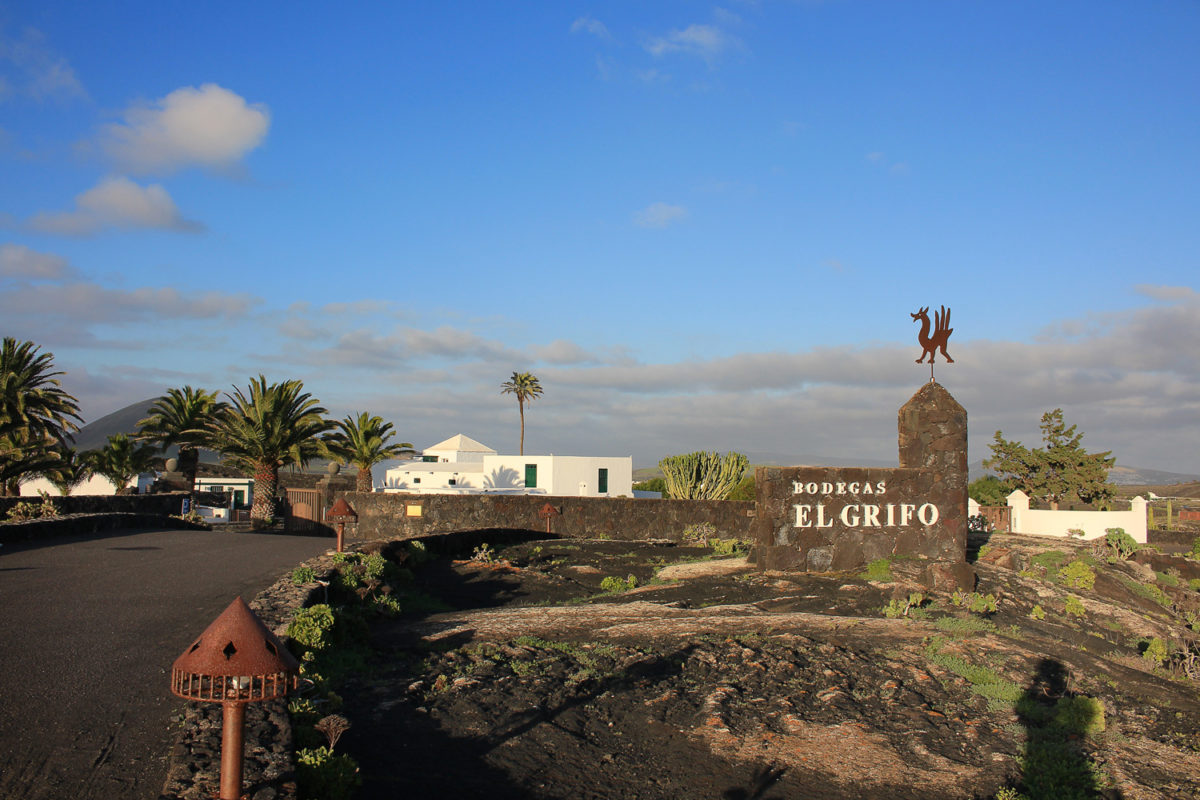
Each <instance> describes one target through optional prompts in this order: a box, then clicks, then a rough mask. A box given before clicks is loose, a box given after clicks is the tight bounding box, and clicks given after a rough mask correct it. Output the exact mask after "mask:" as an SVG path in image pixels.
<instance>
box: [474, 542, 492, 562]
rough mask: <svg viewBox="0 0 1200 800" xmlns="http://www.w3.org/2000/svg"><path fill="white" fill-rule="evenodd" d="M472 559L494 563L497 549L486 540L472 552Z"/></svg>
mask: <svg viewBox="0 0 1200 800" xmlns="http://www.w3.org/2000/svg"><path fill="white" fill-rule="evenodd" d="M471 560H472V561H478V562H479V563H481V564H493V563H495V561H496V551H495V550H493V549H492V546H491V545H490V544H488V543H487V542H484V543H483V544H481V545H479V547H476V548H475V550H474V551H473V552H472V553H471Z"/></svg>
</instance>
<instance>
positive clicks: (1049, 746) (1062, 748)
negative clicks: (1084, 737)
mask: <svg viewBox="0 0 1200 800" xmlns="http://www.w3.org/2000/svg"><path fill="white" fill-rule="evenodd" d="M1017 764H1018V766H1020V767H1021V772H1022V774H1023V779H1022V783H1023V784H1024V786H1025V790H1026V793H1027V794H1028V796H1029V797H1031V798H1053V800H1092V798H1095V797H1097V796H1098V795H1097V793H1096V790H1097V789H1098V788H1100V787H1102V786H1104V785H1105V784H1107V783H1108V781H1109V779H1108V776H1107V775H1105V774H1104V773H1103V772H1102V771H1101V770H1100V768H1099V767H1098V766H1097V765H1096V764H1095V763H1094V762H1092V761H1091V760H1090V759H1088V758H1087V757H1086V756H1085V755H1083V754H1082V753H1080V751H1079V748H1077V747H1076V746H1075V745H1074V743H1073V742H1070V741H1068V740H1067V739H1066V737H1065V736H1064V735H1063V733H1062V732H1061V731H1059V730H1058V729H1055V728H1050V729H1040V730H1033V731H1030V732H1029V737H1028V742H1027V743H1026V745H1025V752H1024V753H1023V754H1022V755H1020V756H1019V757H1018V758H1017Z"/></svg>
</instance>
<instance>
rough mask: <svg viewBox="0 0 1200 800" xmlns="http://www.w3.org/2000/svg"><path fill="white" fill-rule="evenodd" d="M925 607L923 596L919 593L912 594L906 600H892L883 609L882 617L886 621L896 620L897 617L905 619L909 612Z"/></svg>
mask: <svg viewBox="0 0 1200 800" xmlns="http://www.w3.org/2000/svg"><path fill="white" fill-rule="evenodd" d="M923 605H925V595H924V594H922V593H921V592H912V593H910V594H909V595H908V599H906V600H903V601H901V600H898V599H896V598H894V597H893V598H892V599H891V600H889V601H888V604H887V605H886V606H884V607H883V609H882V610H883V615H884V616H885V617H887V618H888V619H896V618H897V617H907V616H908V614H909V612H910V611H912V610H914V609H919V608H920V607H921V606H923Z"/></svg>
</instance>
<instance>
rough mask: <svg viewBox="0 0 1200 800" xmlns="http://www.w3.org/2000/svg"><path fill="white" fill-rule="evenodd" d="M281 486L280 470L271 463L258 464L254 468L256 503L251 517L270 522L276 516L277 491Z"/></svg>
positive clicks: (251, 511)
mask: <svg viewBox="0 0 1200 800" xmlns="http://www.w3.org/2000/svg"><path fill="white" fill-rule="evenodd" d="M278 487H279V472H278V471H277V470H276V469H275V467H273V466H271V465H269V464H258V465H257V466H256V468H255V470H254V505H252V506H251V507H250V519H251V520H260V521H262V522H270V521H271V518H272V517H274V516H275V491H276V490H277V489H278Z"/></svg>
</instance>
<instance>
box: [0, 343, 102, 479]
mask: <svg viewBox="0 0 1200 800" xmlns="http://www.w3.org/2000/svg"><path fill="white" fill-rule="evenodd" d="M38 350H39V348H38V346H37V345H35V344H34V343H33V342H18V341H17V340H16V339H14V338H12V337H8V336H6V337H5V338H4V342H3V344H2V345H0V495H8V494H14V495H15V494H19V493H20V484H21V480H22V478H25V477H28V476H30V475H33V474H35V473H37V472H39V471H41V470H42V469H45V468H46V467H48V466H50V465H51V464H52V463H53V462H55V461H57V455H56V454H55V453H54V452H53V451H54V450H55V449H56V448H62V447H66V445H67V441H68V439H69V438H70V434H71V433H72V432H73V431H77V430H79V426H78V425H77V424H76V422H77V421H78V422H82V421H83V420H82V419H81V418H80V416H79V406H78V405H77V403H76V401H75V398H74V397H72V396H71V395H69V394H67V393H66V392H65V391H63V389H62V387H61V385H60V384H59V382H58V379H57V377H55V376H57V375H62V374H63V373H62V372H56V371H54V356H53V355H51V354H50V353H39V352H38Z"/></svg>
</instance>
